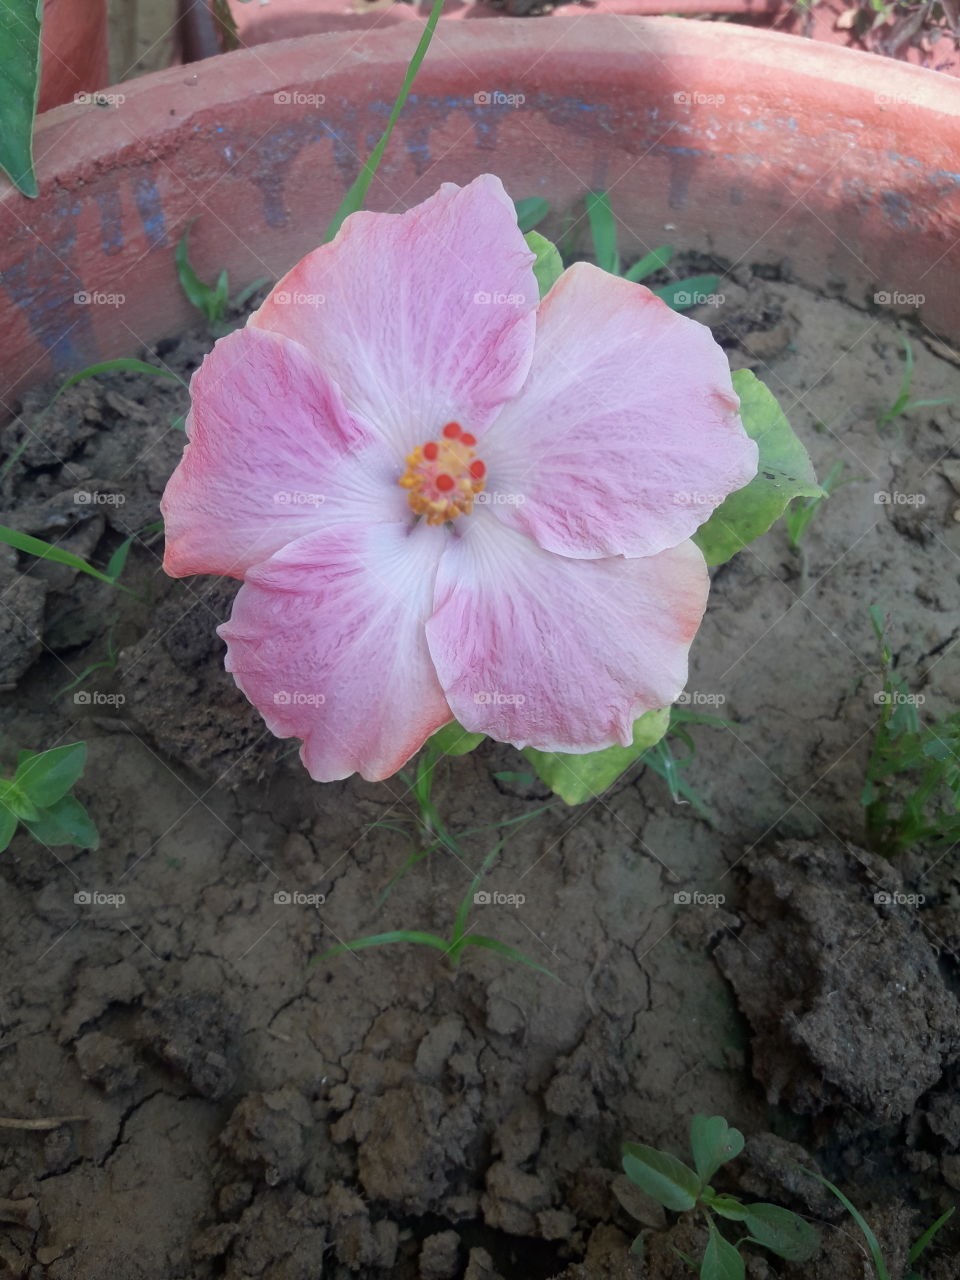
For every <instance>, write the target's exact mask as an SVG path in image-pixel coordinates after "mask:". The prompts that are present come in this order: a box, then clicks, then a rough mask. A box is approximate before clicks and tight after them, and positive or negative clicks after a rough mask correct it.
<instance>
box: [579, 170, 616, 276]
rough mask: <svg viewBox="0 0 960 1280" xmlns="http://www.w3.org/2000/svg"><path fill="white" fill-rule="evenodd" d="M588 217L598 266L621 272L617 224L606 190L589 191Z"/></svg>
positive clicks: (612, 273) (613, 273)
mask: <svg viewBox="0 0 960 1280" xmlns="http://www.w3.org/2000/svg"><path fill="white" fill-rule="evenodd" d="M586 202H587V218H588V220H589V222H590V234H591V235H592V236H593V254H594V257H595V258H596V260H597V266H598V267H600V268H601V270H603V271H609V272H610V274H611V275H615V276H618V275H619V274H620V255H619V253H617V224H616V221H615V220H614V217H613V210H612V209H611V207H610V197H609V196H608V195H607V193H606V191H588V192H587V195H586Z"/></svg>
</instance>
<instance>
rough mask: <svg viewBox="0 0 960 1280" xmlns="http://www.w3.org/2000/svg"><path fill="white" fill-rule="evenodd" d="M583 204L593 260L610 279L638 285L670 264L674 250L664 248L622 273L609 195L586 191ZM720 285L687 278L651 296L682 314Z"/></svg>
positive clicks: (706, 278) (717, 279)
mask: <svg viewBox="0 0 960 1280" xmlns="http://www.w3.org/2000/svg"><path fill="white" fill-rule="evenodd" d="M586 204H587V221H588V222H589V224H590V234H591V236H592V238H593V256H594V258H595V259H596V262H597V266H598V267H601V268H602V269H603V270H604V271H609V272H610V273H611V275H615V276H619V275H622V276H623V278H624V279H625V280H630V281H632V282H633V283H637V282H638V281H640V280H644V279H646V277H647V276H649V275H652V274H653V272H654V271H659V270H661V269H662V268H663V267H666V266H667V264H668V263H669V262H670V259H671V258H672V257H673V249H672V248H671V247H670V246H669V245H664V246H663V247H662V248H659V249H653V250H651V252H650V253H648V254H646V255H645V256H644V257H642V258H641V259H640V260H639V261H638V262H635V263H634V264H633V266H631V267H630V268H629V269H628V270H627V271H622V270H621V262H620V253H619V251H618V249H617V223H616V219H615V218H614V215H613V209H612V208H611V205H610V197H609V195H608V194H607V192H605V191H589V192H587V195H586ZM719 283H720V277H719V276H715V275H707V276H689V277H688V278H687V279H686V280H673V281H671V282H670V284H665V285H660V286H659V287H657V288H655V289H654V290H653V292H654V293H655V294H656V295H657V297H658V298H662V299H663V301H664V302H665V303H666V304H667V305H668V306H669V307H672V308H673V310H674V311H685V310H687V308H688V307H694V306H696V305H697V303H698V302H699V301H700V299H701V298H704V297H706V296H707V295H709V294H712V293H715V292H716V288H717V285H718V284H719Z"/></svg>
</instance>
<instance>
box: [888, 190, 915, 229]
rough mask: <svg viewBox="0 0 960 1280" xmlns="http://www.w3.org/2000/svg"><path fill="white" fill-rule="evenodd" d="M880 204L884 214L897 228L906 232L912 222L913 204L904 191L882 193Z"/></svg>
mask: <svg viewBox="0 0 960 1280" xmlns="http://www.w3.org/2000/svg"><path fill="white" fill-rule="evenodd" d="M880 203H881V205H882V206H883V210H884V213H886V215H887V217H888V218H889V219H890V221H891V222H892V223H893V224H894V226H896V227H902V228H903V229H904V230H906V229H907V228H908V227H909V226H910V225H911V222H912V218H911V211H912V208H913V206H912V203H911V201H910V198H909V197H908V196H905V195H904V194H903V192H902V191H881V192H880Z"/></svg>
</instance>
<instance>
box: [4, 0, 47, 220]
mask: <svg viewBox="0 0 960 1280" xmlns="http://www.w3.org/2000/svg"><path fill="white" fill-rule="evenodd" d="M42 23H43V0H0V168H2V169H4V170H5V171H6V173H7V174H8V175H9V176H10V178H11V180H12V181H13V183H14V184H15V186H16V187H17V189H18V190H19V191H21V192H22V193H23V195H25V196H30V197H31V198H32V197H34V196H35V195H36V194H37V179H36V175H35V174H34V172H33V118H34V116H35V114H36V111H37V95H38V93H39V90H40V28H41V26H42Z"/></svg>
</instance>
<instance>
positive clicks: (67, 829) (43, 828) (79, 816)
mask: <svg viewBox="0 0 960 1280" xmlns="http://www.w3.org/2000/svg"><path fill="white" fill-rule="evenodd" d="M23 825H24V826H25V827H26V828H27V830H28V831H29V832H30V834H31V835H32V836H33V838H34V840H39V841H40V843H41V844H47V845H57V844H75V845H78V846H79V847H80V848H81V849H95V848H96V847H97V845H98V844H99V843H100V837H99V835H98V834H97V829H96V827H95V826H94V825H93V823H92V821H91V820H90V815H89V814H88V813H87V811H86V809H84V807H83V805H82V804H81V803H80V801H79V800H78V799H77V798H76V797H75V796H64V797H63V798H62V799H60V800H58V801H57V802H56V804H52V805H51V806H50V808H49V809H43V810H41V812H40V816H39V817H38V818H37V819H36V820H35V821H32V822H26V821H25V822H24V824H23Z"/></svg>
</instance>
